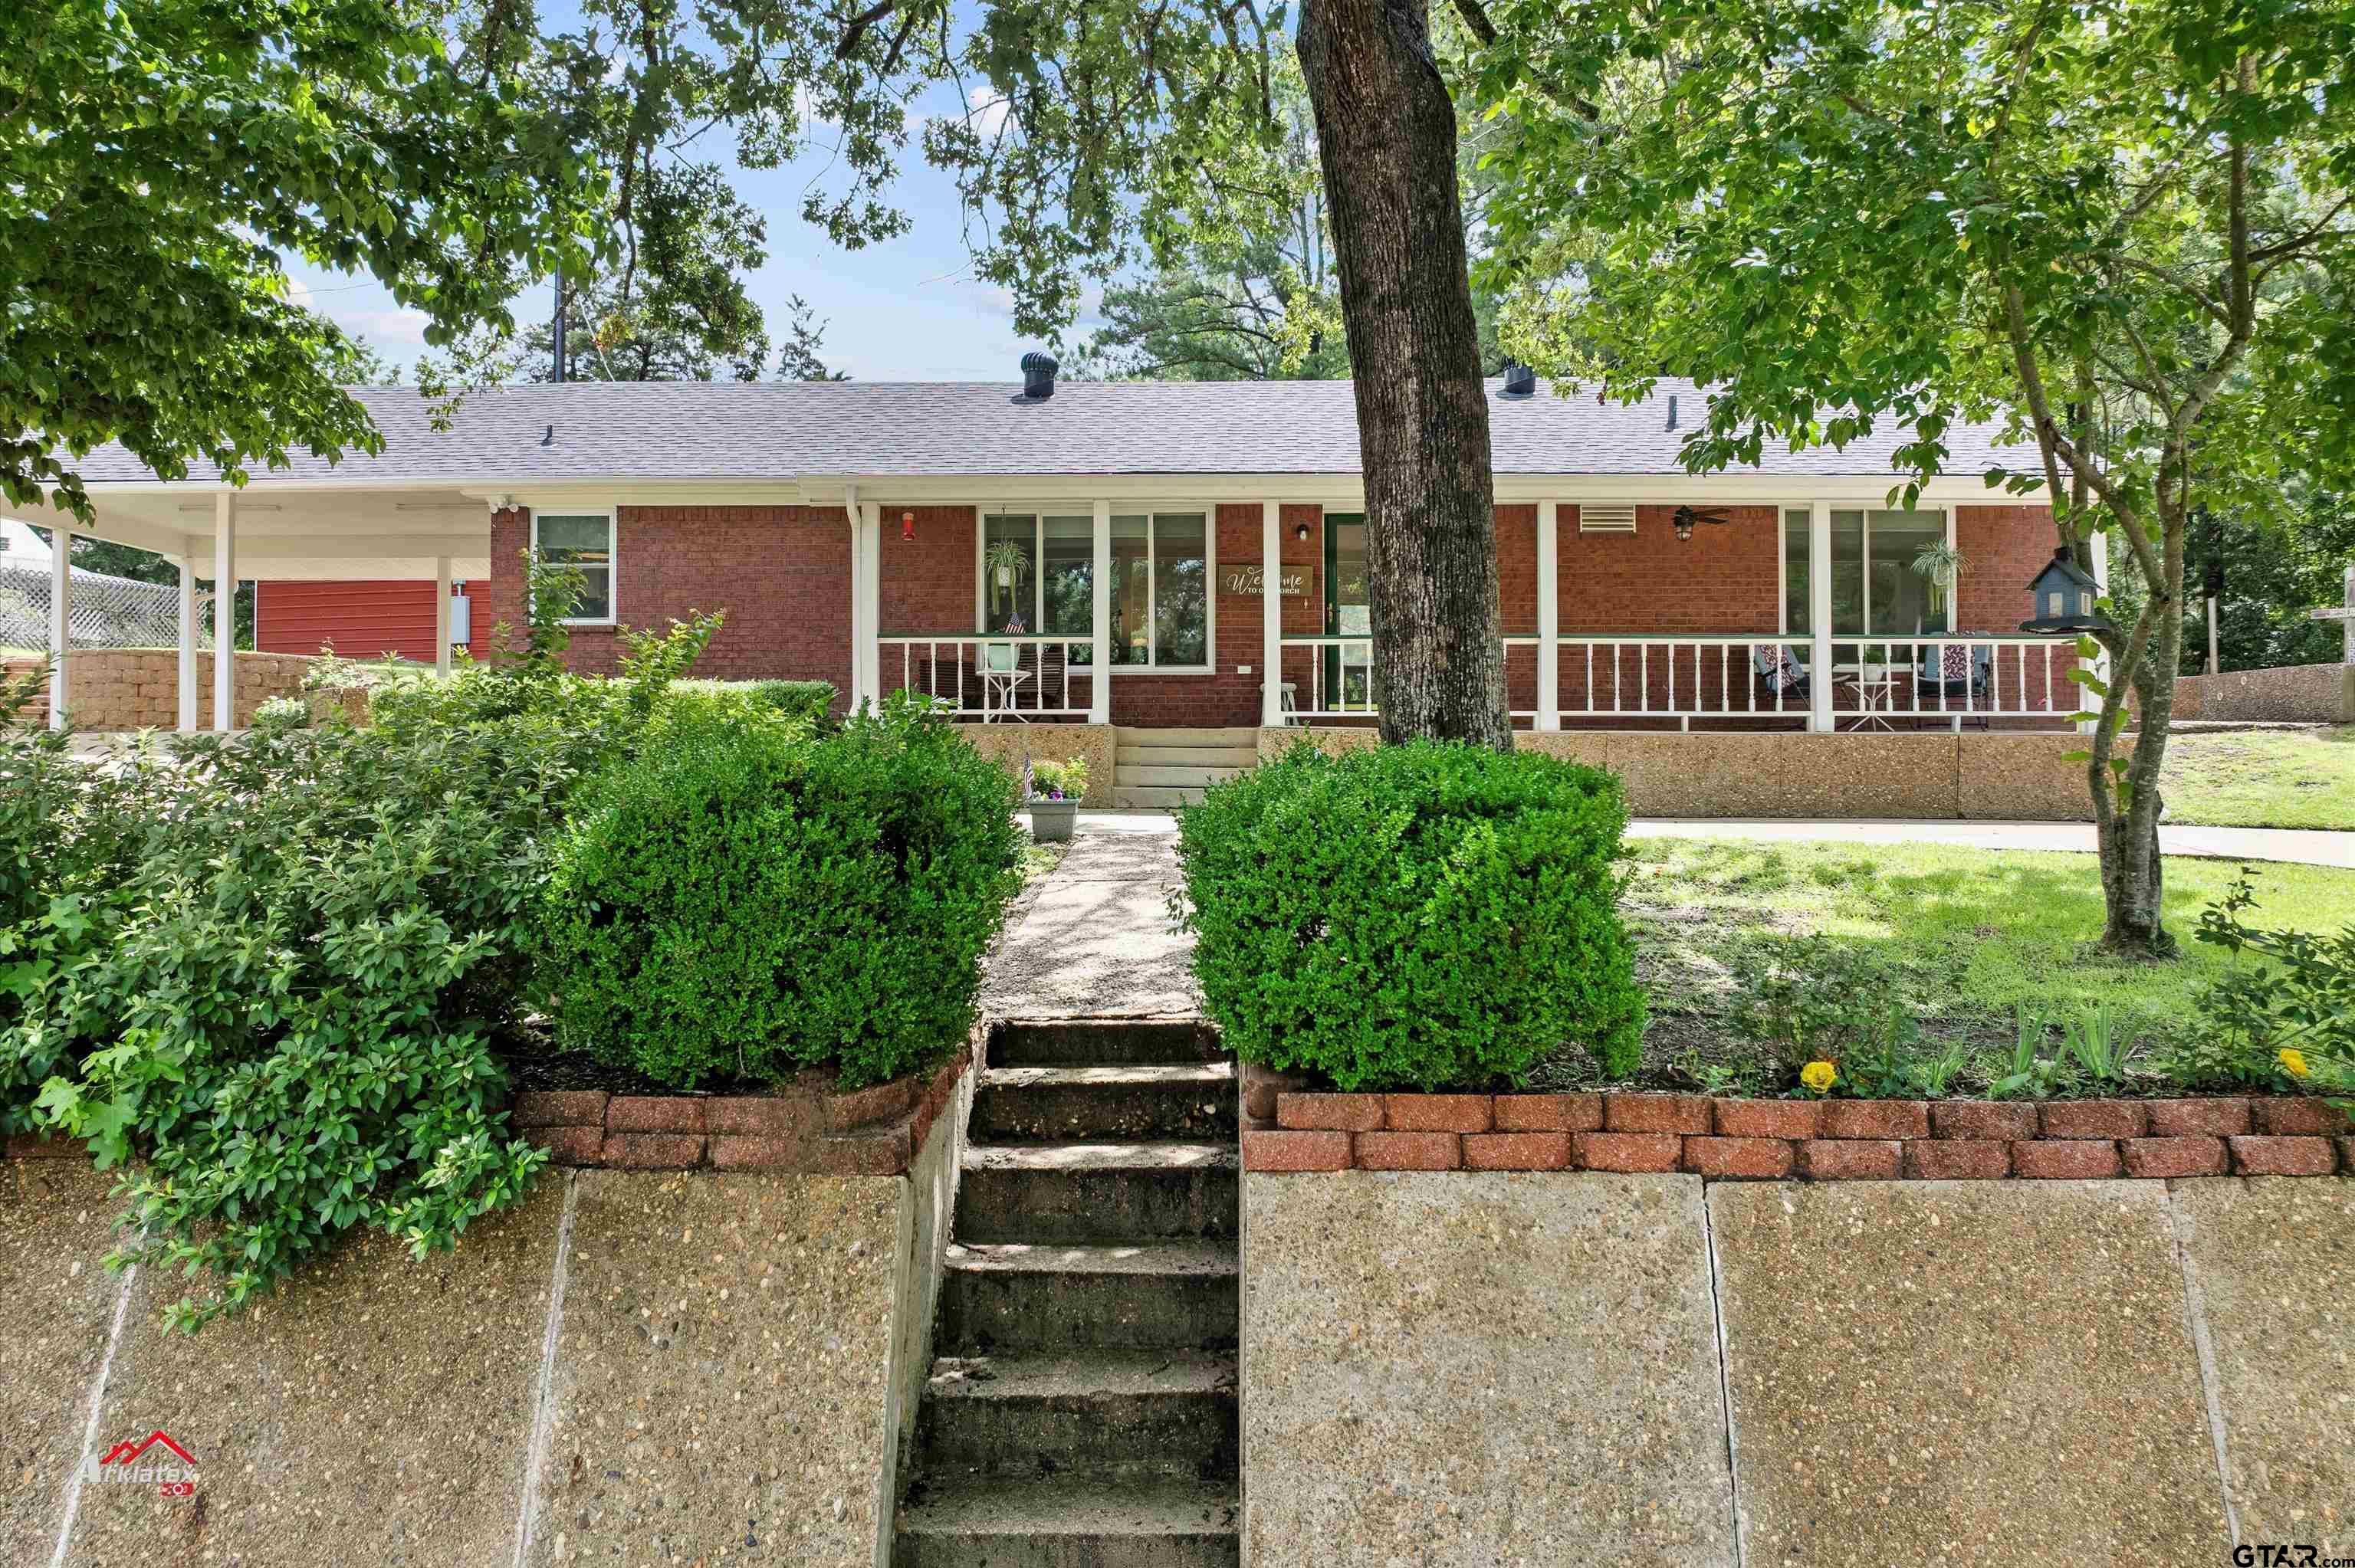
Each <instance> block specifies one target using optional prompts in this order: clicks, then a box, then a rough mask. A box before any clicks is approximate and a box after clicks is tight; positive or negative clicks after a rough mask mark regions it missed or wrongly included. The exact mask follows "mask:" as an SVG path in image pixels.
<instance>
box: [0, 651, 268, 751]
mask: <svg viewBox="0 0 2355 1568" xmlns="http://www.w3.org/2000/svg"><path fill="white" fill-rule="evenodd" d="M311 664H312V659H311V657H310V655H308V654H302V653H240V654H239V655H238V656H237V670H236V676H237V700H236V702H235V704H234V705H232V707H231V710H230V723H231V724H232V725H233V726H235V727H237V728H239V729H243V728H244V727H245V726H248V725H250V724H251V723H252V722H253V711H254V710H255V709H256V708H258V707H260V706H261V705H262V704H263V703H266V702H268V701H269V700H270V699H271V698H272V697H299V696H301V695H302V694H303V677H304V674H305V673H308V671H309V670H310V668H311ZM33 667H34V664H33V662H31V661H26V660H11V661H9V662H8V665H7V673H9V674H10V675H15V674H16V673H19V672H21V671H24V670H27V669H31V668H33ZM66 675H67V680H68V684H67V689H66V715H67V716H68V717H69V718H70V719H72V720H73V724H74V727H75V728H77V729H80V730H89V731H98V732H112V731H120V730H137V729H171V728H173V727H174V726H176V725H178V723H179V722H180V655H179V652H178V651H177V650H176V649H170V648H78V649H76V650H75V651H74V652H73V654H72V655H71V657H70V658H69V660H68V661H67V664H66ZM44 711H46V710H44ZM212 723H213V656H212V655H211V654H210V653H199V654H197V727H198V728H200V729H210V728H211V727H212Z"/></svg>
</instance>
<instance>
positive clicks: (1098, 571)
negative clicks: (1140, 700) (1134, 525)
mask: <svg viewBox="0 0 2355 1568" xmlns="http://www.w3.org/2000/svg"><path fill="white" fill-rule="evenodd" d="M1088 582H1089V585H1090V588H1091V603H1090V605H1089V608H1088V614H1089V616H1090V618H1091V619H1090V620H1089V622H1088V624H1089V625H1091V626H1092V627H1094V628H1095V650H1094V652H1092V653H1091V654H1090V655H1089V659H1090V662H1089V665H1088V722H1089V723H1090V724H1110V723H1112V503H1111V502H1109V501H1099V502H1097V503H1096V514H1095V566H1094V567H1093V569H1092V571H1091V572H1090V574H1089V577H1088Z"/></svg>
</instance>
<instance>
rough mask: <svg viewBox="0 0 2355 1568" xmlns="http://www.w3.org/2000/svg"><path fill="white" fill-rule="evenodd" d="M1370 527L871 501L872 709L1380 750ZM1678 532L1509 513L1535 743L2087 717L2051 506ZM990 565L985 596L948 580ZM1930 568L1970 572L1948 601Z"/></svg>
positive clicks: (1765, 512)
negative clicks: (2041, 575) (2051, 591)
mask: <svg viewBox="0 0 2355 1568" xmlns="http://www.w3.org/2000/svg"><path fill="white" fill-rule="evenodd" d="M1354 502H1355V497H1348V498H1337V500H1336V502H1334V503H1312V502H1305V501H1300V500H1273V499H1270V500H1262V501H1259V502H1256V503H1243V504H1238V503H1234V502H1231V501H1226V502H1211V503H1183V502H1179V503H1174V504H1173V503H1162V502H1152V503H1141V502H1132V501H1122V500H1113V499H1099V500H1093V501H1092V502H1086V503H1074V502H1073V501H1071V500H1062V501H1051V500H1050V501H1047V502H1042V503H998V504H991V503H978V504H975V505H973V506H972V507H971V508H970V510H969V511H968V510H966V509H964V508H952V507H945V506H942V505H940V504H938V503H931V502H929V501H928V503H927V504H926V505H925V507H924V509H923V510H922V511H921V512H920V511H916V510H911V509H903V508H900V507H898V506H896V505H895V504H894V503H890V502H876V503H867V502H862V501H860V500H858V498H857V497H856V495H855V493H854V495H853V497H852V498H851V500H850V502H849V505H850V507H851V509H852V514H853V516H854V519H855V522H854V529H853V532H854V537H855V539H856V541H857V543H856V546H855V551H854V581H853V585H852V587H853V595H854V604H853V614H852V623H853V641H854V647H855V650H856V654H855V657H854V660H853V670H852V696H853V699H854V701H856V700H862V699H867V698H880V697H882V696H886V695H889V694H892V693H895V692H907V693H911V694H918V695H921V696H922V697H925V698H927V699H929V700H931V701H932V702H933V703H934V704H935V705H937V706H939V707H940V708H941V709H942V710H943V712H945V713H946V714H948V715H950V716H952V717H954V718H956V719H959V720H963V721H967V722H973V723H978V724H998V723H1008V722H1036V723H1087V724H1097V725H1103V724H1119V725H1124V726H1181V727H1207V726H1238V725H1250V726H1273V727H1282V726H1301V725H1310V726H1314V725H1337V726H1350V725H1364V724H1370V723H1372V722H1374V721H1375V720H1376V719H1377V718H1378V716H1379V714H1380V692H1379V690H1378V689H1377V686H1376V683H1375V680H1374V653H1375V640H1374V638H1373V635H1372V629H1371V617H1370V610H1369V605H1368V596H1367V594H1366V591H1365V584H1366V576H1367V572H1366V556H1365V543H1364V520H1363V516H1362V514H1361V513H1357V512H1352V511H1347V510H1344V509H1343V508H1345V507H1347V506H1348V505H1350V504H1352V503H1354ZM1679 510H1680V509H1679V508H1676V507H1672V506H1669V505H1666V504H1659V503H1621V504H1611V503H1597V502H1565V501H1558V500H1551V499H1540V500H1534V501H1529V502H1513V501H1506V502H1500V503H1499V505H1498V507H1497V548H1498V562H1499V576H1500V587H1501V601H1500V606H1499V608H1500V611H1501V620H1503V623H1504V636H1503V640H1502V641H1503V647H1502V652H1503V657H1504V662H1505V672H1506V684H1507V696H1508V708H1509V711H1510V712H1511V714H1512V716H1513V719H1514V721H1515V724H1516V726H1517V727H1519V728H1522V729H1525V730H1529V731H1532V732H1537V733H1547V732H1554V731H1561V730H1579V729H1612V728H1617V729H1636V730H1647V729H1678V730H1691V729H1697V728H1698V729H1731V730H1786V731H1794V732H1808V733H1816V734H1833V733H1839V732H1854V731H1864V732H1876V733H1888V732H1894V731H1911V730H1924V729H1943V730H1948V731H1959V730H1962V729H1966V728H1980V729H1985V728H2021V729H2049V728H2054V727H2058V726H2062V725H2063V724H2065V722H2066V720H2067V717H2068V715H2071V714H2073V713H2074V712H2075V711H2077V709H2078V708H2079V706H2080V705H2081V704H2080V701H2079V687H2078V684H2077V683H2076V681H2075V680H2074V679H2073V676H2072V672H2073V670H2074V669H2075V667H2076V665H2077V663H2078V662H2079V653H2078V647H2077V644H2076V642H2075V641H2074V639H2073V638H2072V637H2066V636H2053V635H2039V634H2032V633H2027V632H2023V631H2020V630H2018V624H2019V621H2020V620H2022V619H2024V618H2025V617H2027V616H2028V615H2029V614H2030V609H2031V605H2030V595H2029V594H2028V592H2027V591H2026V582H2027V578H2028V577H2029V575H2030V571H2031V570H2032V567H2033V563H2034V561H2035V560H2036V559H2037V558H2038V557H2039V555H2040V553H2049V545H2047V544H2046V543H2045V542H2044V538H2043V537H2042V536H2041V535H2039V533H2038V531H2037V529H2036V526H2035V521H2034V519H2030V518H2024V517H2022V516H2020V515H2019V514H2020V513H2022V512H2023V511H2024V510H2025V509H2022V508H2016V507H2006V508H1995V507H1973V506H1969V505H1966V504H1964V503H1960V502H1959V500H1957V499H1955V498H1954V497H1952V496H1942V497H1939V498H1938V500H1937V501H1936V502H1935V503H1923V505H1921V506H1920V507H1919V508H1918V509H1916V510H1913V511H1909V512H1898V511H1894V510H1890V509H1886V508H1884V507H1878V506H1873V505H1870V504H1869V503H1868V498H1867V497H1865V496H1863V495H1861V494H1859V495H1856V496H1852V497H1851V496H1845V495H1844V496H1838V497H1822V496H1819V497H1817V498H1814V499H1811V500H1808V501H1806V502H1804V503H1798V502H1790V503H1774V502H1760V503H1747V504H1742V505H1737V506H1733V507H1729V508H1724V509H1721V511H1720V513H1719V514H1718V515H1715V516H1711V517H1710V518H1709V519H1708V520H1707V522H1706V523H1705V524H1693V523H1691V522H1689V520H1688V521H1686V522H1684V523H1683V524H1682V525H1681V526H1680V525H1679V520H1678V516H1677V514H1678V511H1679ZM2040 510H2041V509H2040ZM894 522H898V523H900V527H899V528H898V529H894V528H893V527H892V526H891V525H890V524H892V523H894ZM2044 526H2045V527H2048V528H2049V524H2044ZM943 535H945V536H943ZM1939 550H1943V551H1944V552H1945V554H1944V555H1943V556H1941V555H1939V554H1938V553H1937V552H1938V551H1939ZM964 558H969V560H970V563H971V564H970V567H968V568H965V571H966V572H969V575H965V573H964V572H958V571H955V570H950V569H946V568H944V566H943V563H944V562H949V561H955V560H959V559H964ZM1923 558H1927V559H1929V560H1931V561H1933V562H1935V561H1937V560H1941V559H1951V560H1955V561H1966V562H1968V563H1969V568H1968V571H1967V573H1966V575H1962V576H1961V577H1959V580H1958V578H1957V577H1956V575H1955V574H1954V573H1951V572H1950V573H1949V575H1948V576H1947V577H1945V579H1944V580H1943V581H1938V580H1935V579H1934V578H1932V577H1925V576H1923V573H1922V572H1921V571H1920V570H1919V569H1917V567H1916V566H1915V562H1916V561H1917V560H1919V559H1923ZM1270 562H1273V563H1275V565H1274V567H1273V569H1272V570H1271V569H1270V567H1269V566H1268V563H1270ZM943 582H945V587H944V588H940V587H937V586H935V585H939V584H942V583H943ZM927 621H928V622H929V624H926V622H927ZM1271 672H1273V673H1274V678H1273V679H1270V678H1269V675H1270V673H1271Z"/></svg>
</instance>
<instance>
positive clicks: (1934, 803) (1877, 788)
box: [1259, 726, 2093, 822]
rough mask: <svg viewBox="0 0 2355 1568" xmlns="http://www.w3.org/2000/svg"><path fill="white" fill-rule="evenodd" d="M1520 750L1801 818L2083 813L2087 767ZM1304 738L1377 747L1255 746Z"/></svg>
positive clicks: (1952, 756)
mask: <svg viewBox="0 0 2355 1568" xmlns="http://www.w3.org/2000/svg"><path fill="white" fill-rule="evenodd" d="M1514 739H1515V742H1516V744H1517V745H1518V746H1519V747H1521V748H1522V749H1523V750H1525V751H1542V752H1544V753H1545V754H1547V755H1548V756H1550V757H1559V758H1565V759H1567V760H1569V761H1572V762H1583V763H1587V764H1589V765H1590V766H1593V767H1596V768H1611V769H1612V770H1613V771H1614V772H1616V773H1618V774H1619V775H1620V776H1621V777H1622V778H1623V779H1625V780H1626V784H1627V799H1628V803H1629V804H1630V806H1632V807H1633V808H1634V810H1635V812H1636V815H1637V816H1640V817H1681V818H1690V817H1798V818H1825V817H1849V818H1872V817H1903V818H1914V819H1937V818H1949V817H1968V818H1980V819H1992V820H1996V821H2061V822H2069V821H2087V820H2089V819H2090V818H2091V817H2092V815H2093V808H2092V804H2091V801H2090V800H2089V798H2088V797H2087V795H2086V791H2085V765H2084V764H2083V763H2082V762H2067V761H2063V760H2062V758H2063V757H2064V755H2065V754H2067V753H2069V752H2072V751H2075V750H2077V749H2079V748H2080V747H2082V746H2083V744H2084V743H2083V738H2082V737H2080V736H2077V735H2076V734H2074V733H2073V732H2060V731H2025V730H2013V731H2004V730H1992V731H1990V730H1966V731H1965V732H1964V733H1962V734H1960V735H1956V734H1955V733H1954V732H1952V731H1923V732H1919V733H1912V732H1900V733H1897V734H1893V735H1883V734H1880V733H1862V734H1859V733H1856V732H1853V731H1843V732H1841V733H1840V734H1838V735H1809V734H1804V733H1785V732H1776V733H1773V734H1760V733H1745V732H1741V731H1733V730H1695V731H1692V732H1689V733H1687V732H1684V731H1678V730H1563V731H1558V732H1551V733H1547V734H1542V735H1540V734H1538V733H1535V732H1533V731H1529V730H1523V731H1520V732H1518V734H1517V735H1516V736H1515V737H1514ZM1302 744H1306V745H1311V746H1315V747H1318V748H1319V749H1321V750H1324V751H1327V752H1329V753H1331V754H1333V755H1336V756H1338V755H1340V754H1342V753H1344V752H1348V751H1354V750H1359V749H1361V748H1363V747H1369V746H1373V745H1377V744H1379V737H1378V736H1376V734H1375V732H1374V731H1373V730H1372V729H1370V728H1365V727H1341V726H1330V727H1315V728H1308V727H1301V728H1267V729H1263V730H1261V731H1260V732H1259V754H1260V756H1261V757H1262V758H1270V757H1273V756H1276V755H1277V754H1279V753H1280V752H1282V751H1283V750H1284V748H1286V747H1292V746H1298V745H1302Z"/></svg>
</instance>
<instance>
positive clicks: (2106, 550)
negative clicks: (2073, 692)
mask: <svg viewBox="0 0 2355 1568" xmlns="http://www.w3.org/2000/svg"><path fill="white" fill-rule="evenodd" d="M2088 543H2089V544H2091V545H2092V546H2093V549H2094V586H2095V587H2096V588H2100V589H2101V593H2100V595H2099V597H2100V598H2103V599H2107V598H2109V597H2110V536H2109V535H2107V534H2096V535H2094V536H2093V538H2092V539H2091V540H2089V541H2088ZM2045 657H2046V658H2048V659H2049V658H2051V654H2049V653H2048V654H2046V655H2045ZM2049 667H2050V666H2048V668H2049ZM2094 674H2095V675H2097V676H2099V677H2100V678H2101V681H2102V683H2103V684H2104V685H2108V684H2109V682H2110V656H2109V654H2108V653H2106V652H2105V653H2103V654H2102V655H2101V657H2099V658H2097V659H2095V660H2094ZM2071 684H2072V685H2075V684H2076V683H2074V682H2071ZM2077 701H2078V702H2079V703H2080V704H2081V705H2083V706H2085V707H2088V708H2098V707H2100V706H2101V705H2102V699H2100V698H2099V697H2096V696H2095V695H2094V694H2093V693H2092V692H2091V691H2089V690H2087V689H2086V688H2085V687H2083V686H2078V687H2077ZM2077 733H2078V734H2080V735H2091V734H2093V733H2094V726H2093V725H2091V724H2081V725H2079V726H2077Z"/></svg>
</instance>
